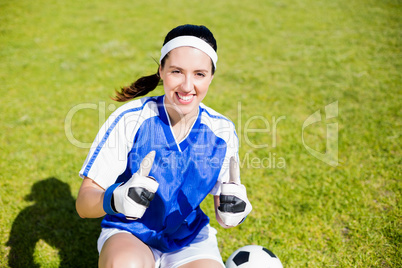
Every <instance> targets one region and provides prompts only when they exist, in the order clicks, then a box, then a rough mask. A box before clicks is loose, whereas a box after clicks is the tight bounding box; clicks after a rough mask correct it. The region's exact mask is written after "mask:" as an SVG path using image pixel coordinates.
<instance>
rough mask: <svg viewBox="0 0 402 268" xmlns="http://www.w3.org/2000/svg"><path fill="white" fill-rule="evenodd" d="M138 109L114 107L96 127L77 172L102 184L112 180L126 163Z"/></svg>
mask: <svg viewBox="0 0 402 268" xmlns="http://www.w3.org/2000/svg"><path fill="white" fill-rule="evenodd" d="M138 117H139V115H138V113H128V112H127V110H125V111H122V110H121V109H118V110H116V111H115V112H114V113H113V114H112V115H111V116H110V117H109V118H108V119H107V120H106V122H105V123H104V124H103V126H102V127H101V129H100V130H99V132H98V134H97V136H96V138H95V140H94V142H93V144H92V146H91V148H90V151H89V153H88V156H87V158H86V160H85V162H84V164H83V166H82V168H81V170H80V172H79V175H80V177H81V178H85V177H88V178H90V179H92V180H94V181H95V182H96V183H97V184H99V185H100V186H101V187H102V188H104V189H107V188H108V187H109V186H110V185H112V184H114V183H115V181H116V179H117V177H118V176H119V175H120V174H122V173H123V172H124V171H125V169H126V167H127V155H128V153H129V151H130V150H131V147H132V141H133V135H134V129H135V125H136V124H137V122H138Z"/></svg>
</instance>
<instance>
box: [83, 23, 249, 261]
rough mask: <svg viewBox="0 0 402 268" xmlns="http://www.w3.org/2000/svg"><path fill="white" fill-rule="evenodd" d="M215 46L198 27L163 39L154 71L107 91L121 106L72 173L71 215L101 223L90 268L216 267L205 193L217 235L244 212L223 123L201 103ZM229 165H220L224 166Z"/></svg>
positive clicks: (232, 147)
mask: <svg viewBox="0 0 402 268" xmlns="http://www.w3.org/2000/svg"><path fill="white" fill-rule="evenodd" d="M216 50H217V45H216V41H215V38H214V36H213V34H212V33H211V32H210V31H209V30H208V29H207V28H206V27H205V26H196V25H182V26H178V27H176V28H174V29H173V30H171V31H170V32H169V33H168V35H167V36H166V38H165V41H164V44H163V47H162V50H161V54H162V55H161V58H160V66H159V68H158V71H157V73H156V74H154V75H151V76H145V77H142V78H140V79H138V80H137V81H136V82H134V83H133V84H132V85H131V86H129V87H125V88H122V90H121V92H117V96H116V100H117V101H128V100H131V99H133V98H135V97H138V96H143V95H146V94H147V93H148V92H150V91H152V90H153V89H155V87H156V86H157V85H158V84H159V81H160V79H161V80H162V81H163V87H164V91H165V95H163V96H159V97H143V98H141V99H137V100H134V101H130V102H128V103H126V104H124V105H122V106H121V107H120V108H118V109H117V110H116V111H115V112H114V113H113V114H112V115H111V116H110V117H109V119H108V120H107V121H106V123H105V124H104V126H103V127H102V128H101V129H100V131H99V133H98V135H97V138H96V139H95V141H94V144H93V146H92V148H91V150H90V152H89V154H88V157H87V159H86V161H85V163H84V165H83V167H82V169H81V171H80V176H81V177H82V178H83V182H82V185H81V188H80V191H79V194H78V198H77V204H76V206H77V212H78V214H79V215H80V216H81V217H83V218H96V217H102V216H104V215H105V214H106V216H105V217H104V219H103V221H102V232H101V235H100V237H99V239H98V250H99V253H100V256H99V266H100V267H224V264H223V262H222V258H221V256H220V253H219V249H218V246H217V241H216V230H215V229H214V228H212V227H211V226H210V225H209V218H208V217H207V216H206V215H205V214H204V213H203V212H202V210H201V209H200V203H201V202H202V201H203V200H204V199H205V197H206V196H207V195H208V194H212V195H214V204H215V212H216V219H217V220H218V222H219V223H220V225H222V226H223V227H224V228H228V227H232V226H236V225H238V224H240V223H241V222H242V221H243V220H244V219H245V217H246V216H247V214H248V213H249V212H250V211H251V204H250V202H249V201H248V199H247V195H246V190H245V188H244V186H243V185H241V184H240V182H239V175H238V174H239V171H238V167H237V165H236V161H235V160H234V159H237V158H238V140H237V136H236V133H235V128H234V125H233V123H232V122H230V121H229V120H228V119H226V118H225V117H223V116H222V115H220V114H218V113H217V112H215V111H214V110H212V109H210V108H208V107H206V106H205V105H203V104H202V103H201V101H202V100H203V99H204V97H205V96H206V94H207V92H208V88H209V85H210V83H211V82H212V79H213V77H214V73H215V70H216V62H217V59H218V57H217V54H216ZM229 163H230V164H229Z"/></svg>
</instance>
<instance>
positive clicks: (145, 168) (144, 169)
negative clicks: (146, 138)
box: [138, 151, 156, 177]
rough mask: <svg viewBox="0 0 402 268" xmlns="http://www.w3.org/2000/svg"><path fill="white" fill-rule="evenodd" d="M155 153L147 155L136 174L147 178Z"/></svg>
mask: <svg viewBox="0 0 402 268" xmlns="http://www.w3.org/2000/svg"><path fill="white" fill-rule="evenodd" d="M155 154H156V152H155V151H151V152H150V153H148V154H147V155H146V156H145V157H144V159H143V160H142V162H141V164H140V169H139V170H138V174H139V175H141V176H145V177H146V176H148V175H149V172H150V171H151V168H152V165H153V163H154V159H155Z"/></svg>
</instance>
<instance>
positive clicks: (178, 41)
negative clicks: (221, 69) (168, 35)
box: [159, 35, 218, 69]
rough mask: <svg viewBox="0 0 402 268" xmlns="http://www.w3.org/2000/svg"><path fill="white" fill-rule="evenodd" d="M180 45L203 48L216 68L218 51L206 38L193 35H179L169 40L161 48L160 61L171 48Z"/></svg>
mask: <svg viewBox="0 0 402 268" xmlns="http://www.w3.org/2000/svg"><path fill="white" fill-rule="evenodd" d="M178 47H194V48H197V49H199V50H201V51H202V52H204V53H205V54H207V55H208V56H209V57H210V58H211V60H212V62H213V63H214V67H215V69H216V62H217V61H218V55H217V54H216V51H215V50H214V49H213V48H212V47H211V46H210V45H209V44H208V43H207V42H205V41H204V40H202V39H200V38H198V37H195V36H191V35H185V36H184V35H183V36H179V37H176V38H173V39H172V40H170V41H169V42H167V43H166V44H165V45H164V46H163V47H162V49H161V58H160V60H159V62H161V61H162V59H163V58H164V57H165V56H166V54H168V53H169V52H170V51H171V50H173V49H175V48H178Z"/></svg>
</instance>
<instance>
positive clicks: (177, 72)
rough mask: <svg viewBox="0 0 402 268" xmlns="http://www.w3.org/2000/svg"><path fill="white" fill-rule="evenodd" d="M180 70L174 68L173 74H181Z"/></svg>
mask: <svg viewBox="0 0 402 268" xmlns="http://www.w3.org/2000/svg"><path fill="white" fill-rule="evenodd" d="M179 73H180V71H179V70H172V74H179Z"/></svg>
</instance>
